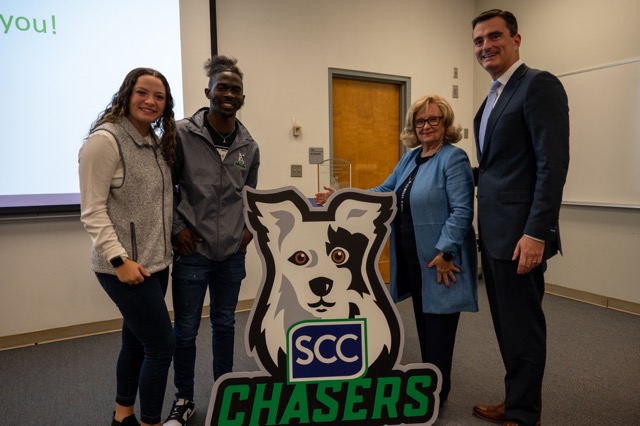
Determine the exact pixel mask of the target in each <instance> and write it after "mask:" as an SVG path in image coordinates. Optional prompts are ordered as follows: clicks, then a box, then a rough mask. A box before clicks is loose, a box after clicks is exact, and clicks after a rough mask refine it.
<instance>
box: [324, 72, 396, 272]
mask: <svg viewBox="0 0 640 426" xmlns="http://www.w3.org/2000/svg"><path fill="white" fill-rule="evenodd" d="M332 99H333V147H332V157H333V158H341V159H344V160H346V161H349V162H350V163H351V173H352V177H351V178H352V187H354V188H360V189H367V188H372V187H374V186H378V185H380V184H381V183H382V182H383V181H384V180H385V179H386V178H387V176H389V174H391V172H392V171H393V168H394V167H395V165H396V163H397V162H398V160H399V158H400V138H399V134H400V122H401V117H400V111H401V105H400V99H401V95H400V85H399V84H394V83H386V82H378V81H369V80H357V79H351V78H343V77H333V79H332ZM379 268H380V274H381V275H382V278H383V280H384V281H385V282H386V283H388V282H389V277H390V271H389V243H387V245H386V246H385V248H384V250H383V252H382V254H381V256H380V263H379Z"/></svg>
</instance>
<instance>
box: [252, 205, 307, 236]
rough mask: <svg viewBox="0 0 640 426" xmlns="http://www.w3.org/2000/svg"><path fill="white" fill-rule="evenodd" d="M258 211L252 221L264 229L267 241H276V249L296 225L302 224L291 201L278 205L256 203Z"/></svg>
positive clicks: (298, 212) (299, 214)
mask: <svg viewBox="0 0 640 426" xmlns="http://www.w3.org/2000/svg"><path fill="white" fill-rule="evenodd" d="M255 207H256V209H257V210H258V211H257V212H254V213H257V214H256V215H255V216H254V217H253V219H254V220H255V221H257V222H258V223H260V224H261V225H262V226H263V227H264V228H266V231H267V236H268V241H277V244H278V247H280V246H281V245H282V241H283V240H284V239H285V237H286V236H287V235H288V234H289V233H290V232H291V231H292V230H293V227H294V226H295V224H296V223H300V222H302V215H301V213H300V211H299V210H298V208H297V206H296V205H295V204H294V203H292V202H291V201H282V202H279V203H262V202H256V203H255Z"/></svg>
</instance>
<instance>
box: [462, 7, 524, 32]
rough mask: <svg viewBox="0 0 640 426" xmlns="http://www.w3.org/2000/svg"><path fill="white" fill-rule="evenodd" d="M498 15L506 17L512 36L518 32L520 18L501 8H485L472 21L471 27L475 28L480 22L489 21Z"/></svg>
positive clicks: (505, 20)
mask: <svg viewBox="0 0 640 426" xmlns="http://www.w3.org/2000/svg"><path fill="white" fill-rule="evenodd" d="M496 16H498V17H500V18H502V19H504V22H505V23H506V24H507V28H509V34H510V35H511V37H514V36H515V35H516V34H518V20H517V19H516V17H515V15H514V14H513V13H511V12H509V11H506V10H501V9H491V10H485V11H484V12H482V13H481V14H480V15H478V16H476V17H475V18H474V19H473V21H471V29H474V28H475V27H476V25H477V24H478V22H483V21H487V20H489V19H491V18H495V17H496Z"/></svg>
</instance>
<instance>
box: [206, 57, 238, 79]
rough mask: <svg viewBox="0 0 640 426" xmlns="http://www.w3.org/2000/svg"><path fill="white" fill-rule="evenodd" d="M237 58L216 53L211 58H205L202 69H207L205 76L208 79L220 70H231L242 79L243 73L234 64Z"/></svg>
mask: <svg viewBox="0 0 640 426" xmlns="http://www.w3.org/2000/svg"><path fill="white" fill-rule="evenodd" d="M237 63H238V60H237V59H236V58H230V57H228V56H224V55H216V56H214V57H212V58H211V59H209V60H207V62H206V63H205V64H204V69H205V70H206V71H207V77H209V78H210V79H211V78H213V77H215V76H216V75H217V74H219V73H221V72H226V71H228V72H232V73H234V74H237V75H238V76H239V77H240V80H242V77H243V74H242V71H240V68H238V66H237V65H236V64H237Z"/></svg>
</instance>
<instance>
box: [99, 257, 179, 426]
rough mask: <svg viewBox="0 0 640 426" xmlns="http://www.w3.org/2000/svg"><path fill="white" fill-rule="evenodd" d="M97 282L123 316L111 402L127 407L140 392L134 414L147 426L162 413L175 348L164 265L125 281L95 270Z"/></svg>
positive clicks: (167, 271)
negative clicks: (137, 281) (140, 280)
mask: <svg viewBox="0 0 640 426" xmlns="http://www.w3.org/2000/svg"><path fill="white" fill-rule="evenodd" d="M96 276H97V277H98V281H99V282H100V285H102V288H104V290H105V291H106V292H107V294H108V295H109V297H110V298H111V300H113V301H114V302H115V304H116V306H117V307H118V309H119V310H120V313H121V314H122V318H123V320H124V321H123V324H122V345H121V348H120V355H119V356H118V363H117V365H116V382H117V385H116V392H117V393H116V402H117V403H118V404H120V405H123V406H125V407H130V406H133V405H134V404H135V402H136V394H137V393H138V390H139V391H140V418H141V420H142V421H144V422H146V423H150V424H154V423H158V422H160V420H161V417H162V403H163V402H164V392H165V389H166V387H167V374H168V372H169V366H170V365H171V357H172V356H173V352H174V349H175V338H174V336H173V333H172V331H171V319H170V318H169V312H168V311H167V305H166V304H165V301H164V296H165V294H166V292H167V286H168V284H169V268H166V269H164V270H162V271H160V272H156V273H154V274H152V275H151V276H150V277H146V278H145V279H144V282H143V283H142V284H138V285H129V284H125V283H123V282H121V281H120V280H118V277H116V276H115V275H111V274H101V273H97V274H96Z"/></svg>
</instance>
